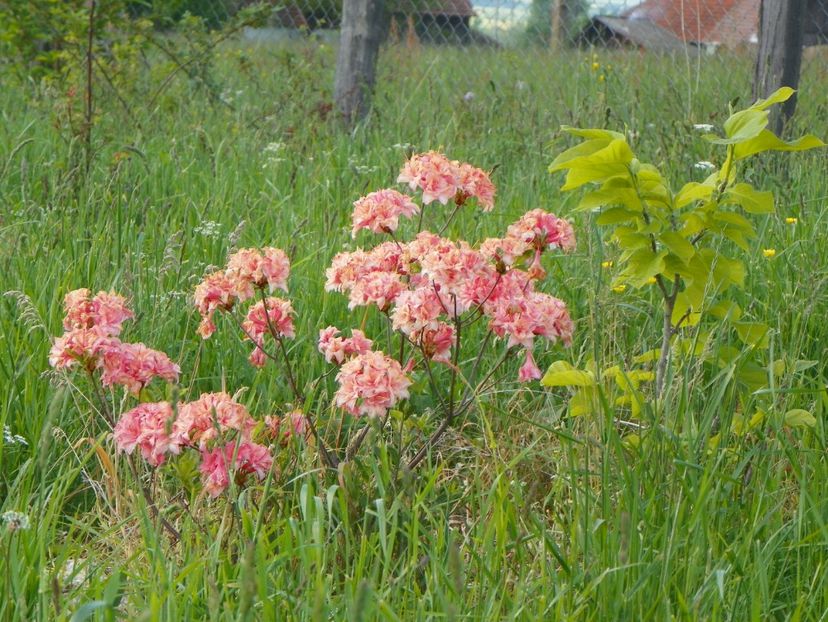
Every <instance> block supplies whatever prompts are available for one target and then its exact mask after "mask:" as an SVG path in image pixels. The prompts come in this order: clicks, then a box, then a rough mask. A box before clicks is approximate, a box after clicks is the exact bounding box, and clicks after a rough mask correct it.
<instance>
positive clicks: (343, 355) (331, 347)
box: [319, 326, 374, 365]
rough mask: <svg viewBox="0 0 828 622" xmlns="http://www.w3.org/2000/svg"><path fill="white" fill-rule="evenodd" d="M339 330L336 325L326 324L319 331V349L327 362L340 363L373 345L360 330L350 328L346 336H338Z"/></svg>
mask: <svg viewBox="0 0 828 622" xmlns="http://www.w3.org/2000/svg"><path fill="white" fill-rule="evenodd" d="M339 332H340V331H339V329H338V328H337V327H336V326H328V328H323V329H322V330H320V331H319V351H320V352H321V353H322V354H323V355H325V360H326V361H328V363H336V364H337V365H342V364H343V363H344V362H345V361H346V360H347V359H349V358H351V357H352V356H354V355H357V354H365V353H366V352H368V351H370V350H371V346H372V345H374V342H373V341H371V340H370V339H368V338H367V337H366V336H365V333H363V332H362V331H361V330H358V329H354V330H352V331H351V336H350V337H348V338H344V337H338V336H337V335H339Z"/></svg>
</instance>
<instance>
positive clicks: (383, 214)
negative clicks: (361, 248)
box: [351, 189, 420, 237]
mask: <svg viewBox="0 0 828 622" xmlns="http://www.w3.org/2000/svg"><path fill="white" fill-rule="evenodd" d="M419 211H420V208H419V207H418V206H417V204H416V203H414V202H413V201H412V200H411V198H410V197H408V196H406V195H404V194H402V193H401V192H397V191H396V190H390V189H388V190H378V191H376V192H372V193H370V194H368V195H366V196H364V197H362V198H361V199H359V200H357V201H355V202H354V212H353V216H352V220H353V229H352V231H351V235H352V236H353V237H356V234H357V232H358V231H359V230H360V229H370V230H371V231H373V232H374V233H385V232H389V231H396V230H397V227H398V226H399V219H400V216H405V217H406V218H411V217H412V216H414V215H415V214H417V213H419Z"/></svg>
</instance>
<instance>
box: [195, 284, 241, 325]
mask: <svg viewBox="0 0 828 622" xmlns="http://www.w3.org/2000/svg"><path fill="white" fill-rule="evenodd" d="M238 298H239V296H238V289H237V287H236V285H235V284H234V282H233V281H232V280H231V279H230V278H228V277H227V275H226V274H225V273H224V272H223V271H218V272H213V273H212V274H210V275H208V276H207V277H206V278H205V279H204V280H203V281H202V282H201V283H199V284H198V285H197V286H196V288H195V295H194V302H195V306H196V309H198V312H199V313H200V314H201V324H200V325H199V327H198V334H199V335H201V337H202V338H203V339H207V338H208V337H209V336H210V335H212V334H213V333H214V332H215V330H216V326H215V324H214V323H213V313H215V311H216V310H217V309H219V310H221V311H229V310H230V309H232V308H233V305H234V304H235V303H236V301H237V300H238Z"/></svg>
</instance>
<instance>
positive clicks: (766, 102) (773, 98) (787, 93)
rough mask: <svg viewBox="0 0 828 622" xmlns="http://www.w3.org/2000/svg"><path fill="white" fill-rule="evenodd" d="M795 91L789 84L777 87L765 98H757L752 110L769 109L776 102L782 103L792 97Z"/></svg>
mask: <svg viewBox="0 0 828 622" xmlns="http://www.w3.org/2000/svg"><path fill="white" fill-rule="evenodd" d="M794 93H795V91H794V90H793V89H792V88H791V87H789V86H782V87H779V88H778V89H776V90H775V91H774V92H773V93H771V94H770V95H768V96H767V97H766V98H765V99H757V100H756V103H755V104H753V105H752V106H751V107H750V109H752V110H767V109H768V108H770V107H771V106H773V105H774V104H781V103H782V102H786V101H788V100H789V99H790V98H791V95H793V94H794Z"/></svg>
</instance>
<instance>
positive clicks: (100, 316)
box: [63, 288, 135, 337]
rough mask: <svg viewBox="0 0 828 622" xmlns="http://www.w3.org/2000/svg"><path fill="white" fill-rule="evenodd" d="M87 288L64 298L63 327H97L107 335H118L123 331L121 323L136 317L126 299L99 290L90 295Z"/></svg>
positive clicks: (77, 290)
mask: <svg viewBox="0 0 828 622" xmlns="http://www.w3.org/2000/svg"><path fill="white" fill-rule="evenodd" d="M89 294H90V292H89V290H88V289H86V288H82V289H76V290H73V291H71V292H69V293H68V294H66V297H65V298H64V301H63V304H64V308H65V309H66V316H65V318H64V320H63V327H64V328H65V329H66V330H67V331H69V330H74V329H79V328H93V327H97V328H99V329H100V330H101V331H102V332H104V333H106V334H107V335H111V336H113V337H114V336H116V335H118V334H120V332H121V324H123V323H124V321H125V320H128V319H131V318H133V317H135V314H134V313H133V312H132V311H130V309H129V308H128V307H127V306H126V300H125V299H124V297H123V296H119V295H118V294H116V293H114V292H103V291H101V292H98V293H97V294H95V296H94V297H93V298H90V297H89Z"/></svg>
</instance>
